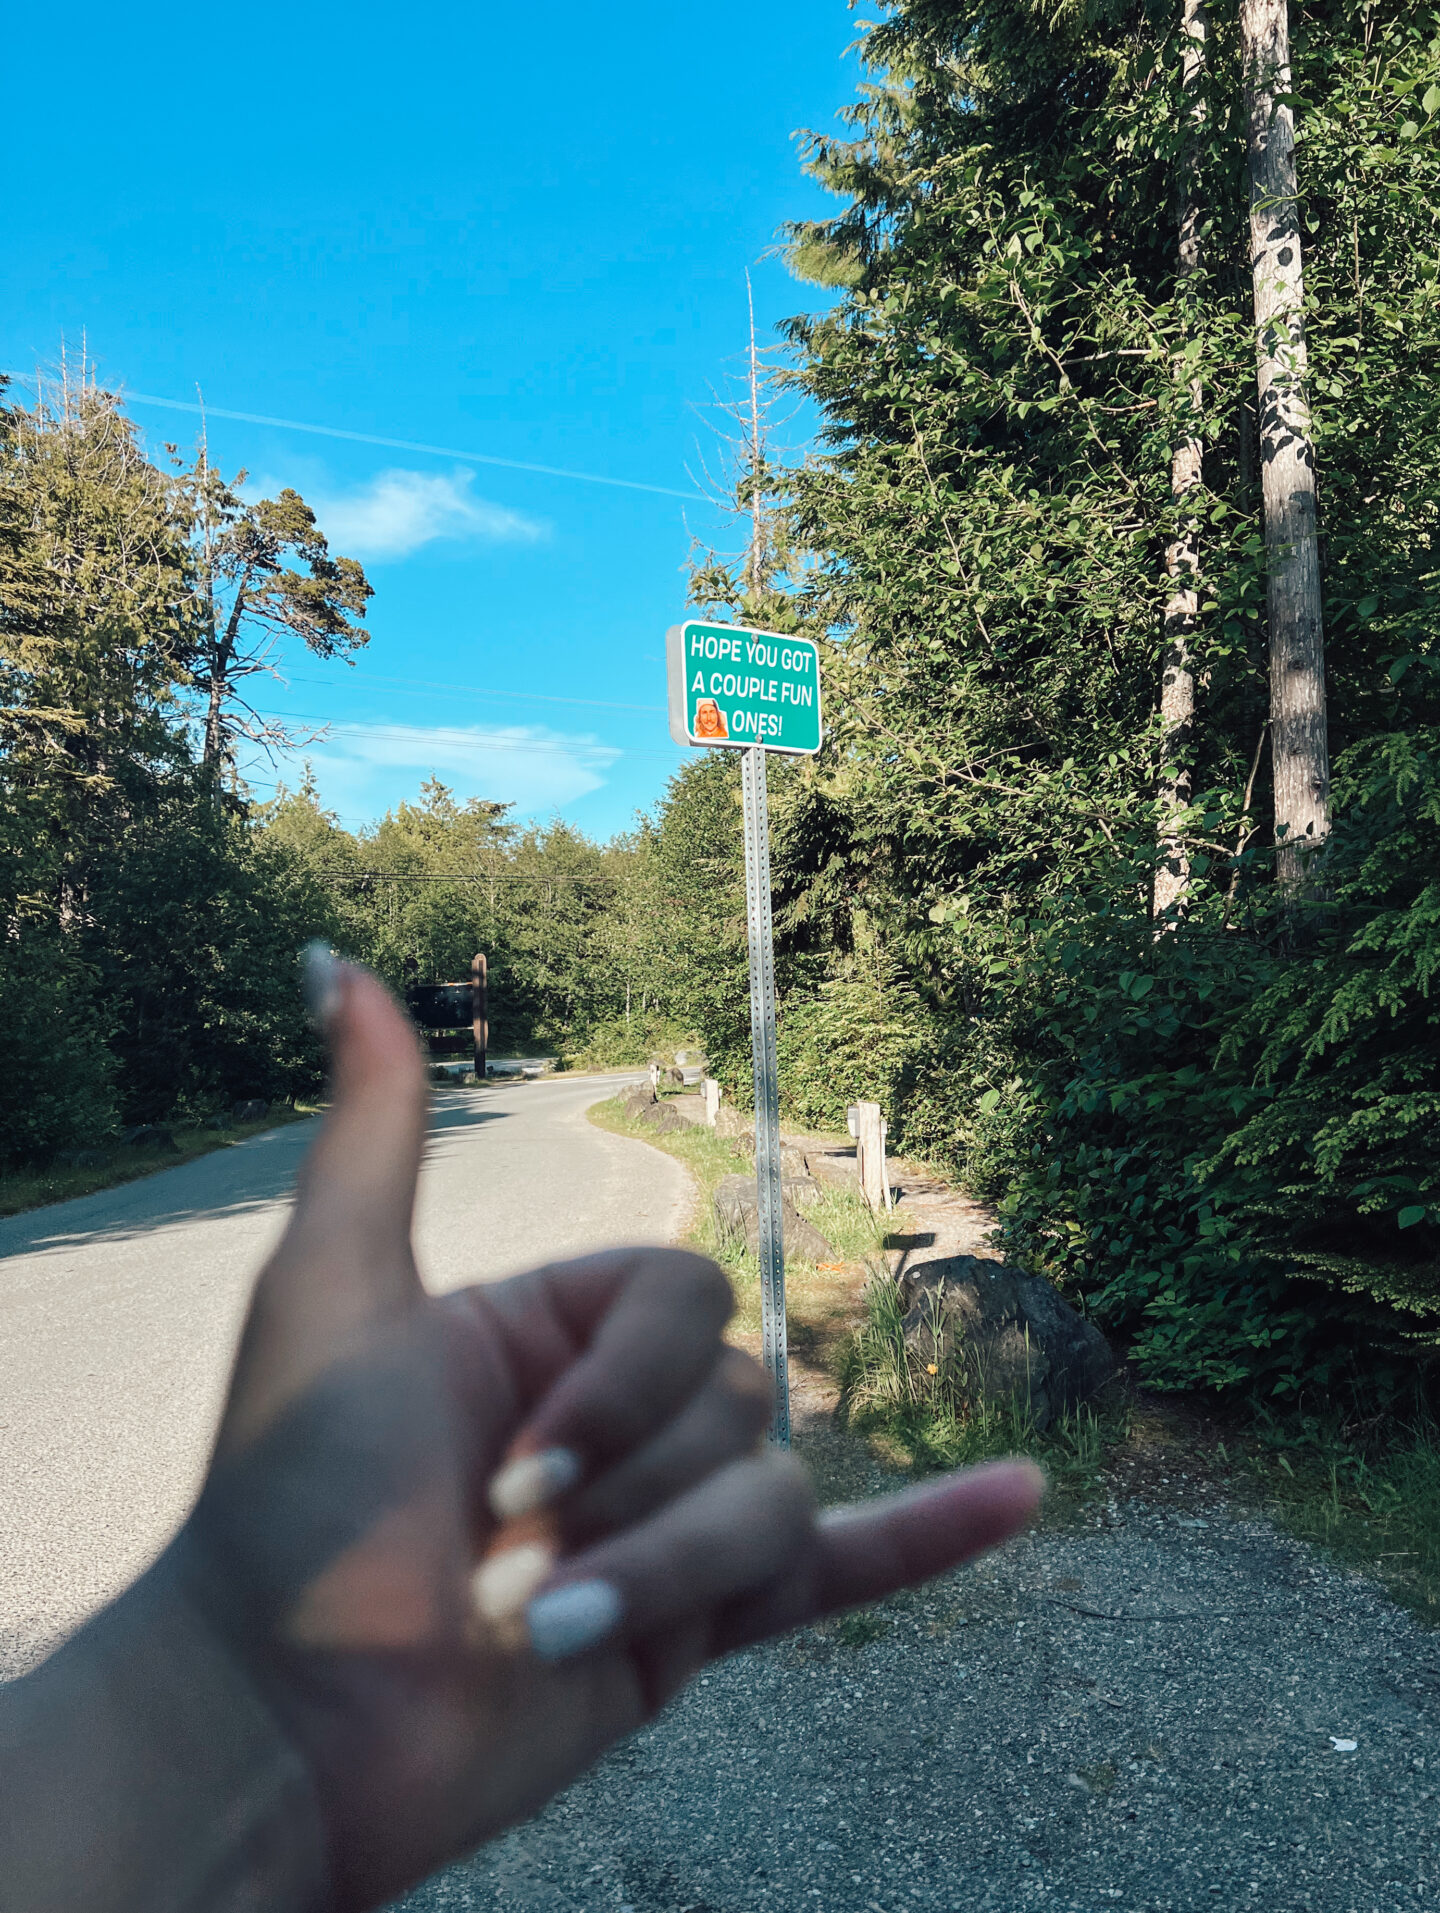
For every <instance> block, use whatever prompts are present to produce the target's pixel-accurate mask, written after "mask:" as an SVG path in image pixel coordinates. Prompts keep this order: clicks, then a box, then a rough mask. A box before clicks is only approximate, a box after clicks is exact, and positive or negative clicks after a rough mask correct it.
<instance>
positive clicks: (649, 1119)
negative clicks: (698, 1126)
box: [638, 1103, 691, 1135]
mask: <svg viewBox="0 0 1440 1913" xmlns="http://www.w3.org/2000/svg"><path fill="white" fill-rule="evenodd" d="M638 1114H639V1117H640V1120H641V1121H642V1122H643V1123H645V1124H646V1126H647V1127H648V1128H650V1129H658V1130H659V1131H660V1133H661V1134H662V1135H670V1134H679V1135H686V1134H688V1133H689V1130H690V1127H691V1125H690V1124H689V1123H687V1122H686V1120H685V1118H684V1117H683V1116H682V1115H681V1114H680V1111H679V1110H678V1109H672V1108H671V1106H670V1104H669V1103H652V1104H651V1105H650V1107H649V1108H648V1109H641V1110H640V1111H639V1112H638Z"/></svg>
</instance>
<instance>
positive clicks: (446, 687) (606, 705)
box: [286, 671, 665, 717]
mask: <svg viewBox="0 0 1440 1913" xmlns="http://www.w3.org/2000/svg"><path fill="white" fill-rule="evenodd" d="M286 682H287V683H288V684H314V685H316V686H321V685H323V686H324V687H325V688H326V689H327V690H328V689H331V688H333V685H334V679H333V678H306V677H289V676H287V678H286ZM355 682H356V683H357V684H386V685H390V686H392V687H393V686H399V685H407V684H413V685H418V686H419V687H420V689H418V690H415V691H407V692H405V693H404V695H406V696H407V697H419V696H420V695H421V692H422V691H459V692H461V693H463V694H464V695H465V696H466V697H508V698H514V699H517V700H519V701H520V702H522V703H527V704H580V705H584V706H585V708H586V709H587V710H595V711H644V712H646V713H647V714H648V715H650V716H653V717H660V716H663V715H664V712H665V706H664V705H663V704H617V703H614V702H613V701H612V700H611V699H609V698H599V697H557V696H555V695H553V694H552V693H550V692H546V691H496V690H492V689H491V688H490V687H488V686H486V685H480V684H444V683H439V682H437V681H435V680H434V679H431V678H395V677H386V676H384V675H383V674H381V673H380V672H374V671H367V672H366V673H365V675H364V676H363V677H362V678H359V679H356V680H355Z"/></svg>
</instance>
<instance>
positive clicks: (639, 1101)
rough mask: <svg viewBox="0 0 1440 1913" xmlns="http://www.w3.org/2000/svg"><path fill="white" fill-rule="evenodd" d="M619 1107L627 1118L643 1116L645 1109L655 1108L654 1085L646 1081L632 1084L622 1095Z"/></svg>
mask: <svg viewBox="0 0 1440 1913" xmlns="http://www.w3.org/2000/svg"><path fill="white" fill-rule="evenodd" d="M620 1107H621V1108H622V1109H623V1110H624V1112H625V1114H626V1115H627V1116H643V1115H644V1113H645V1111H646V1110H647V1109H653V1108H654V1107H655V1085H654V1084H653V1083H652V1082H649V1081H648V1080H647V1081H646V1082H643V1083H632V1084H631V1085H630V1087H629V1088H628V1089H627V1090H626V1091H625V1092H624V1093H623V1094H622V1096H621V1098H620Z"/></svg>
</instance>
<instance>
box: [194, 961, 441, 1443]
mask: <svg viewBox="0 0 1440 1913" xmlns="http://www.w3.org/2000/svg"><path fill="white" fill-rule="evenodd" d="M307 966H308V968H307V976H306V982H307V986H308V989H309V993H310V996H311V1000H312V1003H313V1005H314V1007H315V1011H316V1015H317V1020H319V1021H320V1022H321V1024H322V1026H323V1028H324V1030H325V1034H326V1036H327V1037H328V1039H329V1042H330V1049H331V1076H332V1083H331V1089H332V1100H331V1104H330V1108H329V1109H328V1111H327V1112H326V1115H325V1119H324V1121H323V1123H322V1124H321V1128H320V1133H319V1135H318V1136H317V1137H316V1139H315V1142H314V1145H313V1146H312V1148H311V1150H310V1153H309V1155H308V1156H307V1158H306V1160H305V1163H304V1166H303V1168H302V1169H301V1172H300V1179H299V1186H298V1189H297V1191H296V1197H295V1204H294V1207H293V1209H292V1210H291V1214H290V1220H289V1223H288V1225H287V1227H286V1230H285V1234H284V1236H283V1237H282V1238H281V1241H280V1244H279V1246H278V1247H277V1249H276V1250H275V1253H274V1254H273V1255H272V1256H271V1258H270V1260H269V1262H268V1263H267V1264H266V1265H265V1267H264V1269H263V1270H262V1271H261V1274H260V1279H259V1282H258V1284H257V1285H256V1289H255V1295H254V1300H253V1301H252V1304H251V1308H250V1315H249V1318H248V1320H247V1321H246V1324H245V1332H244V1335H243V1336H242V1338H241V1344H240V1353H239V1356H238V1357H237V1360H236V1365H235V1375H234V1379H233V1381H232V1384H231V1390H230V1400H229V1404H228V1406H227V1408H226V1412H225V1419H224V1424H223V1427H222V1430H221V1436H220V1451H221V1452H226V1451H233V1450H234V1449H235V1448H237V1447H242V1446H246V1445H248V1443H249V1442H250V1441H251V1440H253V1439H254V1437H255V1436H256V1435H257V1434H258V1433H260V1431H261V1430H262V1429H264V1428H266V1427H268V1426H269V1425H270V1423H271V1422H272V1421H273V1420H274V1418H275V1416H276V1415H277V1414H278V1413H279V1412H280V1411H281V1410H282V1409H283V1408H284V1407H285V1406H286V1405H287V1404H288V1403H289V1402H291V1401H293V1400H294V1399H295V1398H296V1397H297V1396H298V1395H299V1394H301V1393H302V1392H303V1391H304V1390H305V1389H306V1388H307V1387H309V1386H310V1384H311V1383H313V1382H314V1380H315V1379H316V1377H317V1376H318V1375H319V1374H320V1373H321V1371H322V1370H323V1369H325V1368H327V1367H329V1366H330V1365H331V1364H332V1363H333V1362H336V1361H338V1360H340V1359H342V1358H343V1357H344V1356H346V1355H347V1354H349V1353H353V1352H355V1351H357V1350H359V1349H361V1348H363V1347H364V1346H365V1344H366V1342H367V1341H368V1340H369V1339H370V1337H371V1335H372V1333H373V1331H374V1329H375V1328H376V1327H377V1326H378V1325H379V1324H380V1323H381V1322H383V1321H393V1320H394V1319H395V1318H396V1317H397V1316H400V1315H402V1314H404V1313H406V1312H407V1311H409V1310H410V1309H412V1308H414V1307H415V1306H416V1304H417V1303H418V1302H419V1300H420V1295H421V1290H420V1284H419V1279H418V1277H417V1276H416V1273H415V1261H414V1256H413V1253H412V1251H411V1246H410V1222H411V1214H412V1211H413V1209H414V1205H415V1183H416V1178H417V1176H418V1174H419V1168H420V1152H421V1149H422V1147H423V1145H424V1140H425V1115H426V1103H427V1094H426V1086H425V1072H424V1068H423V1066H422V1063H421V1059H420V1048H419V1044H418V1042H417V1041H416V1037H415V1032H414V1030H413V1029H412V1028H411V1026H410V1021H409V1019H408V1017H406V1015H405V1014H404V1012H403V1011H402V1010H401V1008H400V1006H399V1004H397V1003H396V1001H395V999H394V998H393V997H392V996H391V995H390V993H389V992H388V991H387V990H386V989H385V987H384V985H383V984H381V983H380V982H379V981H378V980H377V979H376V978H375V977H373V976H371V975H370V974H369V973H368V972H367V971H365V970H360V969H357V968H356V967H355V966H354V965H353V964H348V963H342V962H341V961H340V960H339V959H338V958H336V957H334V956H332V955H331V954H330V952H329V951H328V950H325V949H323V948H322V947H317V946H313V945H312V947H311V949H310V951H308V952H307Z"/></svg>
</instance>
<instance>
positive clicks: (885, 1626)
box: [834, 1607, 890, 1648]
mask: <svg viewBox="0 0 1440 1913" xmlns="http://www.w3.org/2000/svg"><path fill="white" fill-rule="evenodd" d="M889 1632H890V1623H889V1621H887V1620H886V1619H885V1617H884V1616H883V1615H882V1614H877V1613H876V1611H875V1609H874V1608H873V1607H862V1608H858V1609H857V1610H856V1611H855V1613H853V1614H842V1615H841V1617H840V1619H839V1620H838V1621H836V1622H835V1625H834V1635H835V1639H836V1640H837V1641H838V1642H839V1643H840V1645H841V1646H842V1647H851V1648H857V1647H868V1646H869V1645H870V1643H871V1641H880V1640H883V1639H884V1638H885V1636H886V1635H887V1634H888V1633H889Z"/></svg>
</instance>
